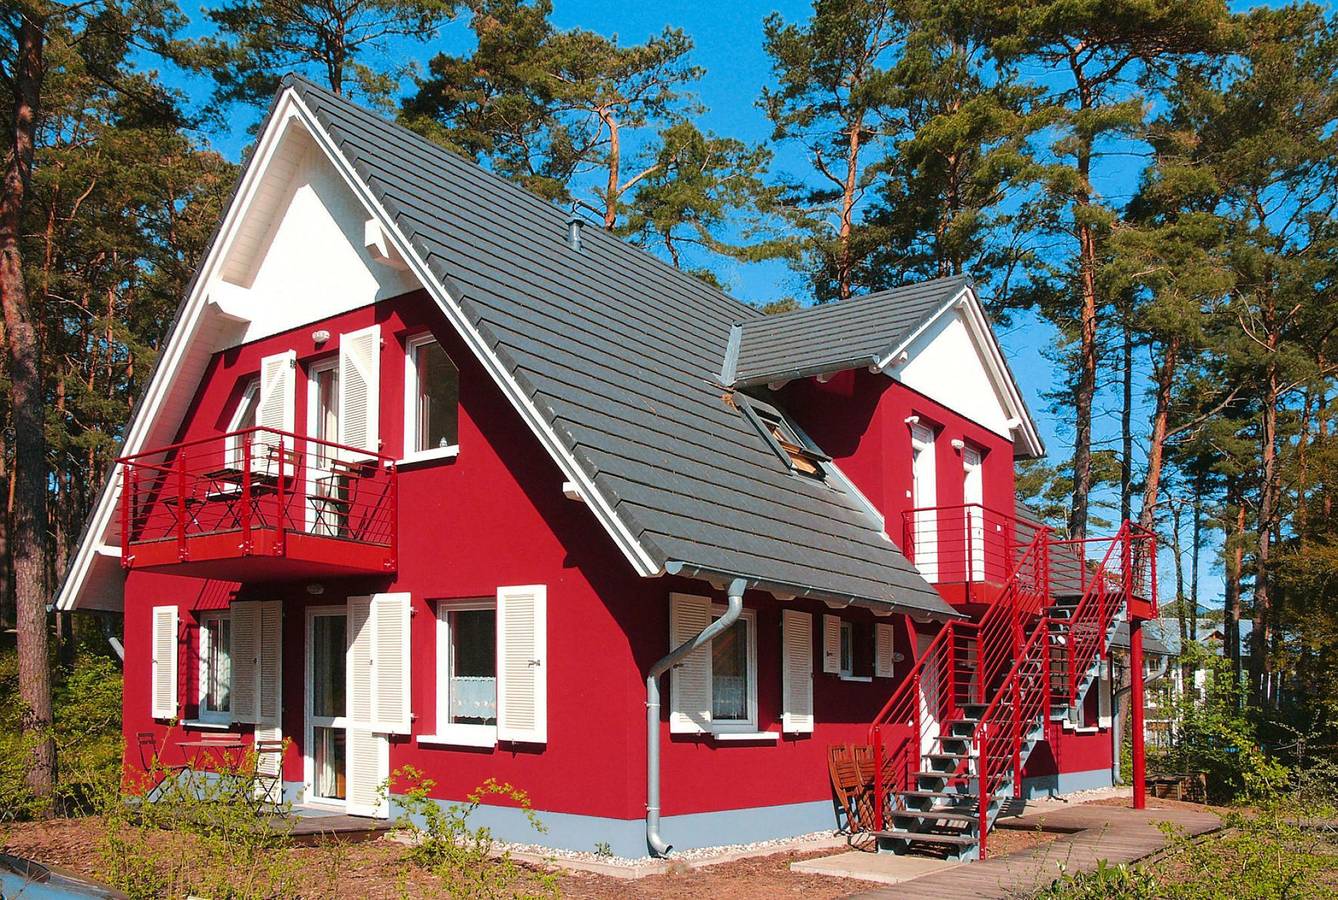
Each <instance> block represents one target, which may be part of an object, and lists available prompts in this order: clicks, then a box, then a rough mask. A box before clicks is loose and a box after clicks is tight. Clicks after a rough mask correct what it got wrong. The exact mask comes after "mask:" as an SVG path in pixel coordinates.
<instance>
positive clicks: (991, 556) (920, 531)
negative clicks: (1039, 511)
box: [901, 503, 1041, 600]
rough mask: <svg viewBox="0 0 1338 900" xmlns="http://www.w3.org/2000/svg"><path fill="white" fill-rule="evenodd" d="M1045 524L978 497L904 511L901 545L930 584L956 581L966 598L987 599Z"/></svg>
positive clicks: (1012, 568) (1017, 563)
mask: <svg viewBox="0 0 1338 900" xmlns="http://www.w3.org/2000/svg"><path fill="white" fill-rule="evenodd" d="M1040 530H1041V528H1040V527H1038V526H1036V525H1034V524H1032V523H1031V522H1027V521H1025V520H1023V519H1019V518H1017V517H1016V516H1013V515H1010V514H1008V513H1004V512H1000V511H999V510H995V509H990V508H989V507H986V506H983V505H981V504H979V503H964V504H959V505H957V506H932V507H922V508H919V509H911V510H907V511H906V512H905V513H904V514H903V515H902V544H901V550H902V553H904V554H905V556H906V558H907V559H909V560H910V561H911V562H913V563H915V566H916V568H918V569H919V570H920V574H921V575H923V576H924V577H925V580H926V581H929V582H930V583H931V584H936V585H940V586H944V585H955V586H959V590H960V591H961V593H962V594H963V597H962V599H963V600H974V599H981V600H987V599H989V597H988V596H980V597H978V598H977V597H976V596H973V595H977V594H981V593H982V591H981V588H982V586H995V587H997V586H1000V585H1002V584H1003V583H1004V582H1005V581H1007V580H1008V577H1009V575H1011V574H1012V573H1013V572H1014V571H1015V570H1016V569H1017V567H1018V565H1019V564H1020V563H1021V562H1022V558H1023V555H1024V554H1025V553H1026V551H1027V547H1028V546H1030V545H1031V543H1032V541H1033V540H1034V539H1035V537H1036V534H1037V532H1039V531H1040Z"/></svg>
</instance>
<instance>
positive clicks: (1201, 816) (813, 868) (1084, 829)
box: [791, 801, 1221, 900]
mask: <svg viewBox="0 0 1338 900" xmlns="http://www.w3.org/2000/svg"><path fill="white" fill-rule="evenodd" d="M1155 803H1156V801H1152V802H1151V803H1150V804H1149V808H1148V809H1145V810H1135V809H1129V808H1128V807H1122V806H1098V805H1092V804H1085V805H1081V806H1071V807H1067V808H1064V809H1056V810H1054V811H1046V812H1043V813H1039V814H1036V815H1033V816H1028V817H1027V820H1026V821H1027V825H1033V824H1034V825H1035V826H1037V827H1040V828H1042V829H1044V830H1047V831H1049V830H1055V831H1063V832H1071V833H1067V834H1063V835H1061V836H1060V837H1059V838H1057V839H1056V840H1054V841H1050V842H1049V843H1046V844H1042V845H1040V846H1037V847H1033V848H1031V849H1028V850H1021V851H1018V852H1017V853H1013V854H1011V855H1009V856H1003V857H997V858H992V859H986V860H984V861H983V862H975V863H951V862H943V861H941V860H929V859H924V858H921V857H912V856H894V855H892V854H888V853H858V852H854V853H842V854H840V855H839V856H833V857H826V858H824V859H815V860H805V861H803V862H798V863H794V864H793V865H792V867H791V868H793V869H794V870H795V871H802V872H807V873H811V874H823V875H834V876H842V877H846V878H860V879H863V880H866V881H876V882H880V883H882V884H895V885H896V887H895V888H888V889H879V890H876V891H871V892H868V893H864V894H859V895H857V896H859V897H869V898H926V900H951V898H962V900H983V898H987V897H1018V896H1026V895H1028V894H1031V893H1033V892H1035V891H1037V890H1040V889H1041V888H1044V887H1045V886H1046V885H1048V884H1049V883H1050V882H1051V881H1053V880H1054V879H1055V878H1056V877H1058V875H1059V872H1060V867H1061V866H1062V867H1063V869H1064V870H1065V871H1068V872H1086V871H1091V870H1093V869H1095V868H1096V865H1097V861H1098V860H1102V859H1104V860H1106V861H1107V862H1109V863H1128V862H1134V861H1135V860H1139V859H1143V858H1144V857H1146V856H1149V855H1151V854H1153V853H1156V852H1157V851H1159V850H1162V849H1163V848H1165V847H1166V844H1167V838H1166V835H1164V834H1163V833H1162V832H1161V829H1159V828H1158V827H1157V823H1159V822H1171V823H1172V824H1174V825H1175V826H1176V827H1177V828H1179V829H1182V830H1183V831H1184V832H1185V833H1186V834H1189V835H1199V834H1206V833H1208V832H1210V831H1215V830H1217V828H1219V827H1220V826H1221V820H1220V819H1218V818H1217V816H1215V815H1213V814H1211V813H1204V812H1198V811H1196V810H1190V809H1183V808H1163V809H1157V808H1155Z"/></svg>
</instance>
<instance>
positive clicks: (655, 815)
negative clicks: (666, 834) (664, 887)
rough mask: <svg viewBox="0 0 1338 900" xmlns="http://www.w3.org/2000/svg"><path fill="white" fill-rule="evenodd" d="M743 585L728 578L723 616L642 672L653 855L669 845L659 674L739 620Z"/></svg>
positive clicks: (649, 833) (648, 832) (648, 825)
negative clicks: (664, 829) (663, 814)
mask: <svg viewBox="0 0 1338 900" xmlns="http://www.w3.org/2000/svg"><path fill="white" fill-rule="evenodd" d="M747 587H748V583H747V582H746V581H744V580H743V579H742V578H736V579H734V580H733V581H731V582H730V585H729V589H728V591H727V593H728V596H729V603H728V605H727V606H726V607H725V613H724V615H722V616H721V617H720V618H718V619H716V620H715V621H714V622H712V623H711V624H710V625H707V626H706V628H704V629H703V630H702V632H701V633H700V634H698V635H697V636H696V637H694V638H691V639H690V640H688V641H685V642H684V643H683V644H682V645H681V646H679V647H677V648H675V649H674V650H673V651H672V652H671V653H670V654H669V655H668V656H666V657H665V658H664V659H662V660H660V661H659V662H657V663H656V664H655V665H653V666H651V667H650V672H648V673H647V674H646V846H647V847H649V848H650V852H651V853H652V854H654V855H655V856H664V855H665V854H667V853H668V852H669V844H668V843H666V842H665V840H664V838H662V837H661V836H660V676H661V675H663V674H664V673H665V672H668V671H669V670H670V669H671V668H673V667H674V666H675V665H677V664H678V661H679V660H681V659H682V658H683V657H685V656H687V655H688V654H689V653H691V652H692V651H693V650H696V649H697V648H698V647H701V646H704V645H706V644H709V643H711V641H712V640H714V639H715V636H716V635H718V634H720V633H721V632H722V631H724V630H725V629H727V628H729V627H730V626H731V625H733V624H734V623H735V622H737V621H738V620H739V616H740V615H741V614H742V613H743V592H744V590H745V589H746V588H747Z"/></svg>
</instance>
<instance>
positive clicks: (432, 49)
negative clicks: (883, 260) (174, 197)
mask: <svg viewBox="0 0 1338 900" xmlns="http://www.w3.org/2000/svg"><path fill="white" fill-rule="evenodd" d="M200 5H201V4H200V3H199V2H198V0H183V10H184V11H185V12H186V14H187V15H188V16H189V17H190V18H191V20H192V24H191V27H190V29H189V32H190V33H192V34H200V33H203V32H204V31H206V30H207V29H206V27H205V24H204V23H203V21H202V16H201V15H200V14H199V8H200ZM1233 5H1234V4H1233ZM555 7H556V8H555V10H554V15H553V20H554V22H555V24H556V25H558V26H559V27H562V28H585V29H589V30H592V31H597V32H599V33H602V34H605V35H610V36H612V35H617V36H618V38H619V41H620V43H622V44H624V45H626V44H635V43H641V42H643V41H645V40H646V39H647V38H648V37H650V36H652V35H654V34H657V33H659V32H660V31H662V30H663V29H664V28H665V26H674V27H678V28H682V29H683V30H684V31H686V32H687V33H688V34H689V35H690V36H691V37H692V39H693V41H694V43H695V51H694V54H693V58H694V62H695V63H697V64H698V65H700V66H702V67H704V68H705V75H704V76H703V78H702V80H701V82H700V84H699V85H698V86H697V89H696V93H697V96H698V98H699V99H700V101H701V102H702V104H703V105H704V106H705V107H706V111H705V113H704V114H703V115H701V116H700V117H698V119H697V122H698V124H699V125H700V126H701V127H703V128H704V129H707V130H711V131H715V132H717V133H719V134H722V135H728V136H731V137H736V138H739V139H742V140H744V141H748V142H752V143H761V142H764V141H766V140H767V139H768V138H769V136H770V132H771V128H770V125H769V123H768V121H767V119H766V117H765V115H764V114H763V113H762V111H761V110H760V109H759V108H758V107H757V98H758V95H759V92H760V89H761V88H762V86H763V85H765V84H767V83H769V81H770V74H771V73H770V65H769V61H768V59H767V57H766V55H765V53H764V52H763V49H762V23H763V20H764V19H765V17H766V16H767V15H769V14H770V13H772V12H779V13H780V14H781V15H782V16H783V17H784V18H785V19H786V21H801V20H803V19H806V18H807V17H808V15H809V9H810V7H809V3H808V2H803V0H784V2H782V0H731V2H680V3H673V4H666V3H629V2H615V0H580V2H577V0H555ZM471 43H472V39H471V37H470V34H469V30H468V27H467V23H466V22H465V21H463V20H460V21H457V22H454V23H451V24H448V25H446V26H445V27H444V28H443V29H442V30H441V31H440V33H439V34H437V35H436V36H434V37H433V39H432V40H430V41H428V42H424V43H415V42H410V41H402V42H397V43H395V44H393V45H391V46H389V47H387V48H386V52H385V54H384V55H383V56H382V57H381V58H380V59H378V58H377V57H376V56H371V57H369V58H368V59H367V61H368V62H369V63H371V64H373V65H376V64H377V63H382V64H394V63H401V62H403V61H405V60H406V59H411V60H418V61H425V60H427V59H428V58H429V57H430V56H432V55H433V54H434V53H436V52H439V51H448V52H453V53H460V52H463V51H466V50H467V49H468V48H469V46H470V45H471ZM1029 74H1031V75H1032V76H1033V77H1042V76H1041V73H1029ZM168 80H169V81H170V82H171V83H174V84H176V85H178V86H180V87H182V88H183V89H184V90H185V91H186V92H187V94H188V96H191V97H204V96H207V94H208V90H209V85H208V83H207V82H205V81H204V80H202V79H198V78H187V77H184V76H181V75H173V76H171V77H169V79H168ZM234 112H235V116H234V117H233V118H232V125H233V129H232V131H231V132H230V133H214V134H208V135H204V136H203V138H204V139H205V140H207V141H209V142H210V143H211V144H212V145H213V146H214V147H216V148H217V149H218V150H220V151H221V152H222V153H224V155H226V156H227V157H228V158H230V159H233V160H237V159H239V158H240V156H241V154H242V152H243V151H244V149H245V147H246V144H247V141H248V138H247V134H246V128H247V127H248V126H249V125H251V124H252V123H253V122H254V120H255V118H256V116H258V115H259V113H260V112H263V111H259V110H258V111H255V112H254V113H250V112H248V111H246V110H242V109H238V110H235V111H234ZM1126 149H1128V148H1126ZM1142 166H1143V160H1142V159H1141V157H1140V156H1139V155H1138V154H1137V153H1132V154H1128V155H1116V156H1113V157H1112V158H1111V168H1109V169H1108V172H1109V175H1108V177H1107V179H1106V181H1104V182H1102V183H1101V184H1099V185H1098V187H1099V188H1101V189H1102V190H1103V191H1104V192H1105V194H1106V196H1107V197H1108V198H1110V199H1111V200H1114V201H1116V202H1118V201H1119V200H1121V199H1123V198H1124V196H1126V195H1127V194H1128V192H1129V191H1131V190H1132V188H1133V187H1134V186H1135V185H1136V183H1137V178H1138V173H1139V171H1140V170H1141V168H1142ZM775 168H776V169H777V170H779V171H782V172H786V173H790V174H795V173H800V174H801V173H804V172H806V171H807V165H806V161H805V158H804V156H803V154H802V153H800V152H798V151H797V150H796V149H795V148H784V147H781V148H777V152H776V163H775ZM711 262H712V268H713V269H714V270H715V271H716V272H717V273H718V275H719V276H720V277H721V278H722V279H723V280H724V281H725V283H726V284H727V287H728V289H729V290H730V292H731V293H733V294H734V295H735V296H737V297H739V298H741V299H744V300H748V301H751V302H756V303H764V302H767V301H769V300H773V299H776V298H779V297H784V296H794V297H796V298H797V299H800V300H801V302H802V301H803V299H804V298H805V291H806V288H805V284H804V282H803V280H802V279H801V278H800V277H799V276H798V275H796V274H795V273H793V272H792V271H790V270H789V269H788V268H787V267H786V266H785V265H783V264H780V263H761V264H741V263H731V262H725V263H721V262H720V261H718V260H712V261H711ZM1055 337H1056V336H1055V331H1054V329H1053V328H1052V327H1050V326H1049V325H1048V324H1046V323H1044V322H1042V321H1040V320H1038V319H1037V318H1036V317H1034V316H1023V317H1019V318H1018V320H1017V321H1016V322H1015V323H1013V324H1012V325H1011V326H1010V327H1009V328H1007V329H1001V330H1000V339H1001V341H1002V343H1003V345H1004V349H1005V351H1006V353H1007V354H1008V357H1009V360H1010V363H1011V365H1012V368H1013V371H1014V374H1015V375H1016V377H1017V379H1018V381H1019V382H1020V383H1021V386H1022V389H1023V391H1024V393H1025V395H1026V397H1027V401H1028V403H1029V405H1030V406H1031V409H1032V411H1033V412H1034V413H1035V414H1036V417H1037V419H1038V420H1039V424H1040V427H1041V432H1042V435H1043V437H1044V439H1045V441H1046V444H1047V446H1048V447H1050V449H1051V452H1052V455H1054V456H1056V457H1062V456H1064V455H1066V446H1067V445H1068V443H1069V440H1070V438H1069V437H1068V436H1067V435H1066V434H1063V433H1061V432H1060V431H1058V430H1057V429H1056V427H1055V426H1056V424H1058V422H1059V418H1058V417H1057V416H1055V415H1053V414H1051V413H1050V410H1049V408H1048V402H1047V401H1046V400H1045V397H1044V395H1045V393H1046V392H1047V391H1049V390H1050V389H1051V388H1052V387H1053V385H1054V368H1053V365H1052V363H1051V362H1050V361H1049V359H1048V358H1047V352H1048V351H1050V350H1051V349H1052V348H1053V347H1054V345H1055ZM1111 377H1112V378H1113V377H1114V373H1111ZM1094 427H1095V431H1096V438H1097V441H1098V443H1100V442H1102V441H1106V442H1109V441H1113V440H1117V439H1118V417H1117V413H1116V412H1114V411H1113V410H1112V411H1109V412H1100V413H1099V414H1098V418H1097V421H1096V422H1095V423H1094ZM1213 556H1214V555H1213V554H1211V553H1207V552H1205V554H1204V558H1203V564H1204V566H1205V578H1204V584H1203V587H1202V591H1201V596H1202V597H1203V598H1204V599H1205V600H1206V601H1208V602H1210V603H1211V602H1212V600H1213V598H1214V597H1215V596H1217V593H1218V592H1220V590H1221V582H1220V578H1218V577H1217V576H1216V575H1215V574H1212V573H1211V569H1212V566H1211V560H1212V558H1213ZM1168 570H1169V566H1168ZM1168 574H1169V571H1168ZM1165 583H1167V584H1169V581H1167V582H1165ZM1163 593H1165V591H1163ZM1214 605H1215V604H1214Z"/></svg>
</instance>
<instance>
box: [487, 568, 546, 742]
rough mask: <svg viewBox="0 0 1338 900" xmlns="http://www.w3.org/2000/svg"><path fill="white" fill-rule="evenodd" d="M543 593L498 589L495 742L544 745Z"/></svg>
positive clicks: (536, 589) (530, 589)
mask: <svg viewBox="0 0 1338 900" xmlns="http://www.w3.org/2000/svg"><path fill="white" fill-rule="evenodd" d="M547 605H548V590H547V588H545V587H544V586H543V585H541V584H536V585H528V586H525V587H503V588H498V589H497V738H498V740H503V741H518V742H522V743H535V744H541V743H544V742H546V741H547V740H548V610H547Z"/></svg>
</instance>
